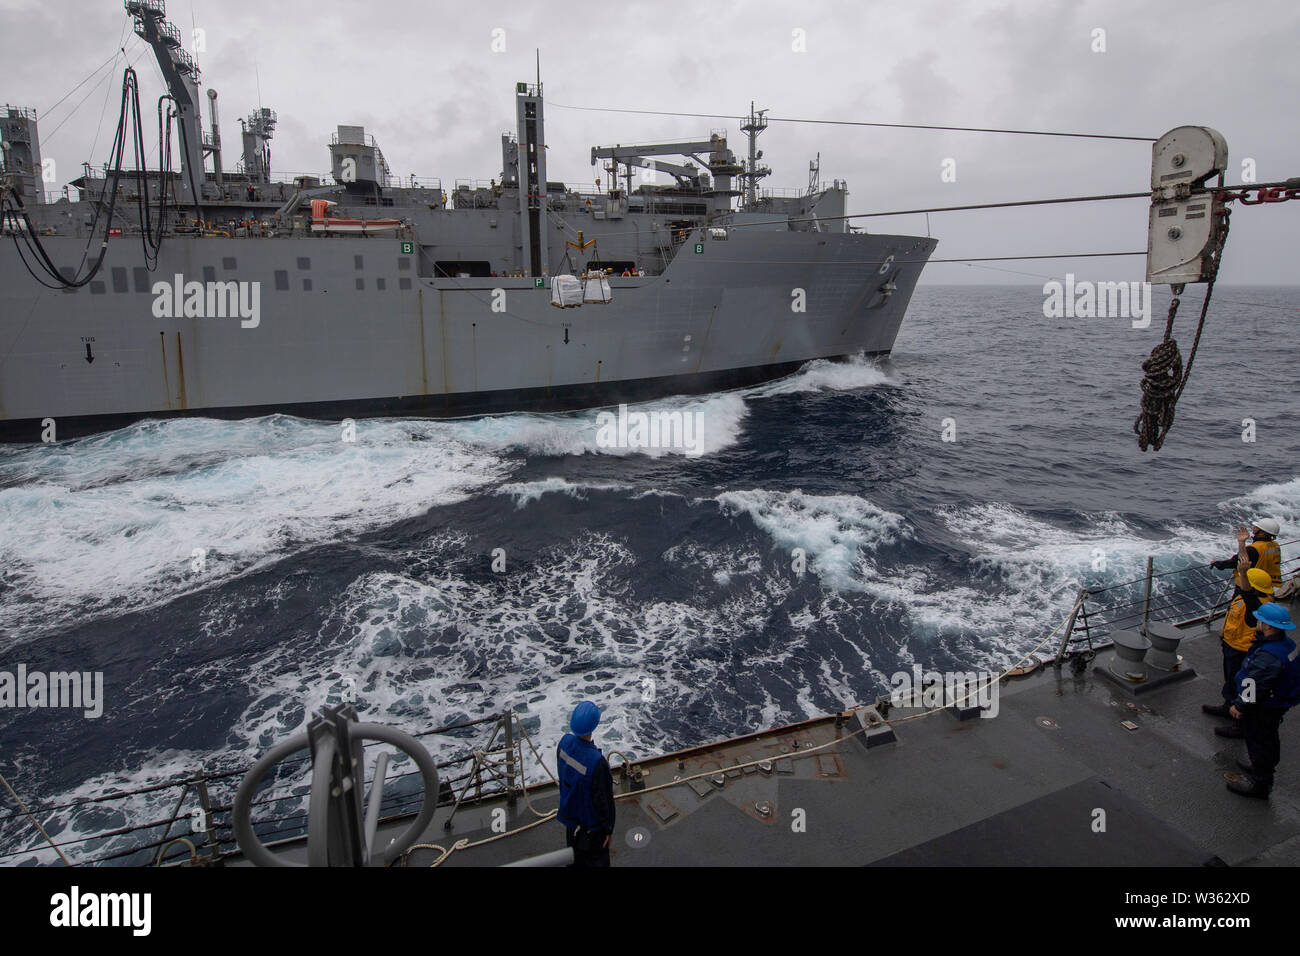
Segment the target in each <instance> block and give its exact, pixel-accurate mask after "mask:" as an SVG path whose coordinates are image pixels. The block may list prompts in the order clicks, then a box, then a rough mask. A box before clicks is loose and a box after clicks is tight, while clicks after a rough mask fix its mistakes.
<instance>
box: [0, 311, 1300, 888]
mask: <svg viewBox="0 0 1300 956" xmlns="http://www.w3.org/2000/svg"><path fill="white" fill-rule="evenodd" d="M1167 301H1168V297H1167V295H1166V294H1162V291H1161V290H1157V291H1156V294H1155V302H1154V304H1153V307H1152V317H1151V319H1152V320H1151V324H1150V327H1149V328H1146V329H1134V328H1132V327H1131V322H1130V320H1129V319H1126V318H1090V319H1071V318H1062V319H1047V318H1044V317H1043V302H1044V295H1043V292H1042V289H1041V287H1039V286H1004V287H988V286H971V287H924V286H923V287H922V288H920V289H919V290H918V291H917V293H916V295H915V297H914V300H913V302H912V305H911V308H910V311H909V313H908V317H907V319H906V321H905V323H904V326H903V331H902V333H901V335H900V336H899V339H898V342H897V345H896V348H895V351H894V354H893V356H892V357H891V358H890V359H888V360H886V361H882V362H869V361H865V360H857V361H851V362H847V363H828V362H816V363H812V364H811V365H809V366H806V367H805V368H804V369H803V370H801V371H800V372H798V373H797V374H795V375H794V376H792V377H790V378H787V379H784V380H781V381H779V382H774V383H770V384H768V385H765V386H761V387H757V388H753V389H749V390H745V391H740V392H730V393H719V394H714V395H709V396H702V397H696V398H678V399H670V400H666V401H664V402H658V403H652V404H650V405H647V406H642V407H641V410H646V411H663V410H672V411H680V412H684V413H696V412H698V413H699V418H698V421H699V422H700V423H701V425H702V428H703V439H704V452H703V454H699V455H691V454H684V453H682V452H681V451H679V450H662V449H660V450H655V451H653V452H647V451H643V450H628V449H615V448H606V447H602V446H601V443H600V441H599V440H598V416H597V413H596V412H581V413H574V414H569V415H549V416H539V415H511V416H504V417H495V418H486V419H474V420H465V421H455V422H439V421H425V420H382V421H374V420H362V421H358V422H357V426H356V428H357V430H356V441H355V442H354V443H348V442H343V441H340V428H339V426H338V425H337V424H326V423H317V422H308V421H303V420H299V419H292V418H285V417H279V416H276V417H270V418H262V419H257V420H251V421H246V422H215V421H206V420H190V421H169V422H162V423H159V422H147V423H142V424H139V425H136V426H133V427H131V428H127V429H124V430H122V431H119V432H115V433H112V434H107V435H102V436H98V437H94V438H89V439H85V440H81V441H77V442H73V443H67V444H62V445H57V446H24V447H2V448H0V670H7V671H11V672H12V671H14V670H15V669H16V667H17V665H18V664H20V663H21V664H25V665H26V667H27V668H28V670H29V671H34V670H41V671H66V670H77V671H102V672H103V674H104V695H105V703H104V713H103V716H102V717H100V718H98V719H86V718H84V717H82V716H81V715H80V713H71V712H69V711H66V710H64V711H59V710H51V709H45V710H17V709H4V710H0V773H3V774H4V775H5V776H6V778H7V779H9V781H10V782H11V783H12V784H13V785H14V787H15V789H16V790H17V791H18V793H19V794H20V795H21V796H23V797H24V799H26V800H27V801H28V802H29V803H30V804H33V805H35V806H37V807H50V806H52V805H56V804H62V803H66V802H68V801H70V800H75V799H80V798H83V797H88V796H92V795H95V794H99V793H102V792H104V791H105V790H107V789H109V788H134V787H138V786H143V785H145V784H148V783H151V782H155V781H161V780H170V779H174V778H177V777H179V776H182V775H183V774H185V773H191V772H194V771H195V770H197V769H198V768H200V767H203V768H207V769H235V768H239V767H243V766H246V765H247V764H249V763H251V762H252V760H253V759H254V758H255V757H256V756H257V755H258V754H260V753H261V752H262V751H263V750H264V749H266V748H267V747H268V746H269V745H271V744H272V743H274V742H276V741H278V740H280V739H282V738H283V737H285V736H286V735H288V734H290V733H292V732H295V731H297V730H298V729H299V728H301V727H302V726H303V724H304V722H305V720H306V719H307V718H308V715H309V714H310V713H311V712H312V711H313V710H314V709H315V708H317V707H319V706H320V705H321V704H323V703H326V702H337V701H339V700H340V699H342V697H343V696H345V695H346V694H348V693H349V690H350V689H354V691H355V697H356V702H357V706H358V708H359V710H360V712H361V715H362V719H363V720H373V721H379V722H385V723H391V724H395V725H397V726H399V727H402V728H404V729H407V730H410V731H417V730H424V729H428V728H431V727H435V726H439V725H442V724H446V723H450V722H453V721H456V720H459V719H464V718H467V717H480V716H484V715H488V714H492V713H496V712H499V711H501V710H502V709H504V708H506V707H509V706H513V707H514V708H516V709H517V710H519V711H520V712H521V713H524V714H527V715H528V717H529V718H530V722H529V724H528V725H529V726H530V727H532V728H533V730H534V739H535V740H537V741H538V745H539V747H543V748H544V752H545V750H549V749H550V748H553V746H554V742H555V740H556V739H557V738H558V736H559V735H560V734H561V733H562V732H563V726H564V724H565V721H566V720H567V715H568V712H569V710H570V708H571V707H572V706H573V704H574V703H576V702H577V701H578V700H580V699H582V698H584V697H589V698H591V699H593V700H595V701H596V702H597V703H599V704H600V705H601V706H602V707H603V708H604V719H603V721H602V723H601V728H600V731H599V732H598V742H599V743H601V744H602V745H604V746H605V747H606V750H607V751H608V749H609V748H611V747H612V748H615V749H617V750H619V751H622V752H626V753H629V754H631V755H633V756H642V755H647V754H651V753H657V752H662V751H667V750H673V749H676V748H679V747H683V746H686V745H690V744H696V743H702V742H706V741H709V740H712V739H716V738H720V737H725V736H730V735H734V734H738V733H743V732H748V731H752V730H756V729H760V728H763V727H766V726H768V725H772V724H776V723H783V722H788V721H792V720H796V719H799V718H802V717H806V716H813V715H817V714H820V713H824V712H828V711H833V710H836V709H839V708H841V707H842V706H843V705H844V704H846V703H855V702H858V701H864V700H868V699H870V698H873V697H875V696H876V695H877V694H880V693H882V692H884V691H886V690H887V689H888V681H889V676H890V675H891V674H893V673H895V672H896V671H899V670H907V669H910V668H911V667H912V665H913V664H920V665H921V666H923V667H925V668H932V669H937V670H950V669H971V668H1001V667H1004V666H1006V665H1007V664H1008V663H1009V662H1013V661H1014V660H1015V659H1017V657H1018V656H1019V655H1020V654H1022V653H1024V652H1025V651H1027V650H1029V649H1031V648H1033V647H1034V645H1036V644H1037V643H1038V642H1039V641H1041V640H1042V639H1043V637H1044V636H1045V635H1046V634H1047V633H1048V632H1049V631H1050V630H1051V628H1053V627H1054V626H1055V625H1056V624H1057V623H1058V622H1059V621H1060V620H1061V618H1062V617H1063V616H1064V615H1065V614H1066V613H1067V612H1068V610H1069V607H1070V603H1071V601H1072V599H1073V597H1074V594H1075V593H1076V591H1077V589H1078V588H1079V587H1080V586H1081V585H1082V584H1092V585H1104V584H1108V583H1115V582H1122V581H1129V580H1132V579H1135V578H1138V577H1140V576H1141V574H1142V573H1143V568H1144V563H1145V559H1146V556H1147V555H1154V556H1155V560H1156V566H1157V570H1164V569H1168V568H1176V567H1182V566H1186V565H1189V564H1193V563H1203V562H1205V561H1208V560H1210V559H1213V558H1220V557H1225V556H1226V555H1227V554H1228V553H1229V552H1230V551H1231V550H1232V549H1233V547H1234V541H1233V538H1232V530H1233V528H1234V527H1235V526H1236V525H1237V524H1238V523H1240V522H1242V521H1244V520H1248V519H1249V518H1250V517H1251V516H1253V515H1256V514H1268V515H1271V516H1272V517H1274V518H1276V519H1277V520H1278V521H1279V522H1281V524H1282V526H1283V529H1282V535H1281V537H1282V538H1283V540H1290V539H1291V538H1294V537H1297V533H1296V532H1297V531H1298V530H1300V528H1298V525H1300V477H1298V476H1300V468H1298V467H1297V464H1296V462H1297V457H1298V456H1300V432H1298V431H1297V429H1296V428H1295V427H1294V417H1295V414H1296V411H1297V402H1296V400H1295V398H1294V393H1293V391H1292V389H1291V386H1290V384H1289V383H1290V381H1291V379H1292V378H1293V377H1294V376H1293V368H1294V361H1295V358H1296V355H1297V349H1296V346H1295V328H1296V320H1297V318H1298V317H1300V289H1293V288H1279V287H1271V288H1245V287H1223V288H1220V289H1219V290H1217V291H1216V294H1215V300H1214V307H1213V308H1212V309H1211V313H1210V322H1209V325H1208V327H1207V330H1206V333H1205V338H1204V340H1203V342H1202V345H1201V351H1200V354H1199V355H1198V357H1197V359H1196V363H1195V368H1194V372H1193V376H1192V381H1191V384H1190V386H1189V387H1188V389H1187V392H1186V394H1185V396H1184V398H1183V400H1182V402H1181V403H1180V406H1179V409H1178V417H1177V422H1176V424H1175V426H1174V429H1173V432H1172V433H1171V436H1170V438H1169V441H1168V443H1167V444H1166V446H1165V448H1164V449H1163V450H1162V451H1160V452H1158V453H1152V452H1148V453H1146V454H1143V453H1142V452H1140V451H1139V450H1138V447H1137V442H1136V439H1135V436H1134V435H1133V431H1132V425H1133V419H1134V417H1135V416H1136V414H1137V411H1138V397H1139V388H1138V385H1139V381H1140V379H1141V371H1140V367H1139V366H1140V363H1141V361H1142V360H1143V359H1144V358H1145V357H1146V355H1147V353H1148V352H1149V350H1150V348H1151V347H1152V345H1154V344H1155V343H1156V342H1157V341H1158V339H1159V336H1160V332H1161V329H1162V327H1163V322H1164V312H1165V308H1166V304H1167ZM1199 304H1200V290H1199V288H1198V289H1196V290H1194V291H1191V292H1189V294H1188V296H1187V297H1186V299H1185V300H1184V303H1183V308H1182V313H1181V315H1182V318H1181V321H1180V324H1179V328H1178V337H1179V340H1180V343H1181V344H1182V346H1183V350H1184V353H1186V350H1187V349H1188V347H1189V346H1190V344H1191V338H1192V331H1193V329H1194V323H1195V317H1196V311H1197V308H1198V307H1199ZM634 410H635V409H634ZM946 419H951V422H948V425H949V426H950V428H949V431H950V432H951V428H952V427H953V426H955V437H956V440H955V441H944V440H943V432H944V428H945V420H946ZM1243 419H1252V420H1253V421H1254V423H1255V429H1256V441H1255V442H1253V443H1247V442H1243V440H1242V434H1243ZM196 549H201V550H202V559H203V561H202V563H203V566H202V568H201V569H200V570H196V569H195V564H196V559H195V557H194V554H195V551H196ZM496 549H502V550H503V552H504V562H505V569H504V571H500V572H497V571H494V570H493V568H492V561H493V552H494V551H495V550H496ZM795 549H803V553H804V554H805V556H806V571H805V572H804V573H803V574H802V575H799V574H798V573H796V571H795V570H794V569H793V567H792V565H793V564H794V563H795V558H794V553H795ZM1293 554H1294V549H1293V548H1290V547H1288V548H1286V549H1284V557H1288V558H1289V557H1291V556H1292V555H1293ZM1099 556H1100V560H1099ZM1099 568H1100V570H1099ZM425 739H426V741H427V742H428V743H429V744H430V746H431V747H433V748H435V749H437V750H438V751H439V753H440V754H441V753H449V752H451V751H452V750H456V749H463V747H464V745H465V743H466V739H460V738H458V739H455V740H453V739H450V738H448V739H443V738H438V737H434V738H425ZM171 801H174V796H173V797H170V798H168V799H151V798H139V800H137V801H136V802H135V803H134V804H133V805H132V806H131V807H130V808H128V809H127V810H126V811H125V812H118V811H114V812H108V811H106V810H104V811H100V810H97V811H93V812H87V811H77V812H75V813H72V812H69V811H53V812H48V813H43V814H41V815H40V816H41V818H42V820H43V821H45V822H47V823H48V824H49V825H50V828H51V831H52V832H53V833H55V834H57V838H58V839H60V840H71V839H75V838H77V837H78V836H80V835H84V834H88V833H91V832H95V831H96V830H98V829H101V828H103V827H107V826H114V825H121V823H122V822H123V821H127V820H130V821H131V822H136V821H140V819H141V816H145V817H147V818H150V819H158V818H161V817H165V816H167V815H169V813H170V811H171V806H170V805H167V806H164V805H163V804H170V802H171ZM10 803H11V801H9V799H8V797H7V795H5V797H4V799H3V800H0V806H3V813H0V818H4V819H0V852H8V853H12V851H14V850H18V849H21V848H23V847H27V846H32V845H34V840H33V838H35V837H36V834H35V832H34V831H33V830H32V829H31V827H30V826H29V825H28V824H27V823H26V822H25V821H21V820H14V819H12V818H10V813H11V806H10ZM149 815H152V816H149ZM141 822H142V821H141ZM182 832H184V830H183V825H182ZM90 846H96V847H99V851H100V852H102V846H101V845H99V844H85V845H80V844H79V845H74V846H73V847H71V848H70V854H71V855H72V856H73V857H74V859H76V858H77V857H78V855H83V853H84V855H90V854H89V851H88V850H87V849H86V848H87V847H90ZM38 858H39V859H42V860H47V859H52V854H50V853H49V851H43V852H42V853H41V854H39V855H36V854H19V855H17V856H5V857H0V864H2V863H13V862H20V861H31V860H34V859H38Z"/></svg>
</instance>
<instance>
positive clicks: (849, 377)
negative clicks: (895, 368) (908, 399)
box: [745, 355, 896, 398]
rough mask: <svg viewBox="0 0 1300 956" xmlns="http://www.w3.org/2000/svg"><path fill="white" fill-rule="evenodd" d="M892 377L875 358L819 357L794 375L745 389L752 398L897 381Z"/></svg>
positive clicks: (844, 389) (889, 383) (847, 388)
mask: <svg viewBox="0 0 1300 956" xmlns="http://www.w3.org/2000/svg"><path fill="white" fill-rule="evenodd" d="M894 384H896V383H895V382H894V380H893V379H891V378H890V377H889V375H888V374H887V373H886V372H885V370H884V369H883V368H881V366H880V363H879V362H878V361H877V360H875V359H869V358H866V357H865V356H861V355H856V356H853V357H851V358H847V359H841V360H838V361H831V360H828V359H817V360H815V361H812V362H809V363H808V364H807V365H805V366H804V367H803V368H801V369H799V371H797V372H795V373H794V374H793V375H788V376H786V377H785V378H782V379H778V380H777V381H775V382H769V383H767V384H765V385H758V386H756V387H754V388H752V389H749V390H748V391H746V393H745V394H746V395H747V396H750V397H753V398H765V397H767V396H770V395H793V394H797V393H799V392H844V391H854V390H856V389H862V388H875V387H877V386H880V385H894Z"/></svg>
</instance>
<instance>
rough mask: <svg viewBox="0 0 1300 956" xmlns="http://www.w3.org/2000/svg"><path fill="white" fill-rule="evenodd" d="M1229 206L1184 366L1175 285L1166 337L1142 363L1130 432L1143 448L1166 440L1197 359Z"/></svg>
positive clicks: (1180, 288)
mask: <svg viewBox="0 0 1300 956" xmlns="http://www.w3.org/2000/svg"><path fill="white" fill-rule="evenodd" d="M1231 213H1232V210H1231V209H1228V208H1226V207H1225V208H1224V210H1223V229H1222V231H1221V232H1220V233H1219V239H1218V241H1217V242H1216V243H1215V244H1214V251H1213V252H1212V253H1211V254H1210V256H1211V265H1210V277H1209V279H1207V280H1206V284H1205V300H1204V301H1203V302H1201V317H1200V320H1199V321H1198V322H1197V324H1196V338H1195V339H1193V340H1192V350H1191V352H1189V353H1188V355H1187V367H1186V369H1184V368H1183V356H1182V353H1180V352H1179V351H1178V340H1177V339H1175V338H1174V317H1175V316H1176V315H1177V314H1178V306H1179V303H1180V301H1181V299H1180V296H1181V295H1182V291H1183V286H1182V284H1181V283H1180V284H1178V285H1175V286H1174V287H1173V289H1174V297H1173V298H1172V299H1171V300H1170V301H1169V315H1168V317H1167V318H1166V319H1165V336H1164V338H1163V339H1162V340H1161V341H1160V343H1159V344H1158V345H1157V346H1156V347H1155V348H1153V349H1152V350H1151V355H1150V357H1148V358H1147V360H1146V361H1145V362H1143V363H1142V373H1143V375H1142V413H1141V414H1140V415H1138V417H1137V420H1136V421H1135V422H1133V432H1134V433H1135V434H1136V435H1137V436H1138V446H1139V447H1140V448H1141V449H1142V450H1143V451H1146V450H1147V448H1148V447H1150V448H1151V449H1152V450H1153V451H1159V450H1160V446H1161V445H1163V444H1164V443H1165V438H1166V436H1167V435H1168V434H1169V429H1171V428H1173V426H1174V411H1175V409H1176V408H1177V405H1178V399H1179V398H1181V397H1182V394H1183V389H1185V388H1186V387H1187V382H1188V380H1189V379H1190V378H1191V377H1192V363H1193V362H1195V361H1196V350H1197V348H1199V347H1200V344H1201V333H1202V332H1203V331H1204V330H1205V316H1206V313H1207V312H1209V310H1210V297H1211V296H1212V295H1213V294H1214V280H1215V279H1217V278H1218V276H1219V264H1220V263H1221V262H1222V261H1223V246H1224V243H1226V242H1227V241H1228V217H1229V215H1230V214H1231Z"/></svg>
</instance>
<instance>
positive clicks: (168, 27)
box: [125, 0, 203, 203]
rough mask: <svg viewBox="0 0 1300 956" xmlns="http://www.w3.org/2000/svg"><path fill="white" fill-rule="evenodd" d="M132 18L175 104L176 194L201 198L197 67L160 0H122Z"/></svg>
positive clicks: (137, 33) (201, 170)
mask: <svg viewBox="0 0 1300 956" xmlns="http://www.w3.org/2000/svg"><path fill="white" fill-rule="evenodd" d="M125 6H126V12H127V13H128V14H130V15H131V16H132V17H134V18H135V32H136V35H137V36H139V37H140V38H141V39H143V40H144V41H145V42H146V43H148V44H149V46H150V47H152V48H153V55H154V59H156V60H157V61H158V68H159V69H160V70H161V71H162V75H163V80H165V81H166V83H167V92H168V93H170V94H171V97H172V100H173V102H174V103H175V104H176V122H177V125H178V126H179V128H180V134H181V185H180V192H181V194H182V195H183V196H184V197H186V199H187V200H188V201H189V202H194V203H197V202H198V201H199V200H200V199H202V198H203V128H202V113H201V107H200V104H199V67H198V64H196V63H195V62H194V58H193V57H192V56H190V54H189V53H188V52H186V50H185V47H184V46H183V45H182V43H181V34H180V31H179V30H177V29H176V26H175V25H174V24H172V23H171V22H169V21H168V20H167V11H166V7H165V6H164V3H163V0H125Z"/></svg>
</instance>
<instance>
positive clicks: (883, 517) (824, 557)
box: [716, 490, 905, 590]
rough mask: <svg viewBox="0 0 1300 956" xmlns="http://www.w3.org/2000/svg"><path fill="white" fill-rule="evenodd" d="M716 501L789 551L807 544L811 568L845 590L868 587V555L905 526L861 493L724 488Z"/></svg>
mask: <svg viewBox="0 0 1300 956" xmlns="http://www.w3.org/2000/svg"><path fill="white" fill-rule="evenodd" d="M716 500H717V501H718V502H719V504H720V505H721V506H722V507H723V509H724V510H725V511H726V512H728V513H731V514H742V513H743V514H747V515H748V516H749V517H750V519H751V520H752V521H753V522H754V524H755V525H757V526H758V527H759V528H760V529H761V530H763V531H765V532H767V533H768V534H769V535H770V536H771V537H772V538H773V540H774V541H775V542H776V543H777V545H778V546H779V547H780V548H781V549H782V550H783V551H786V552H787V553H790V552H792V551H793V549H795V548H802V549H803V550H804V553H805V555H806V557H807V561H808V570H810V571H812V572H813V573H815V574H816V575H817V576H818V577H819V578H821V579H822V580H823V581H825V582H826V583H827V584H828V585H829V586H831V587H834V588H838V589H841V590H852V589H860V588H862V587H863V582H862V579H861V577H860V575H859V574H858V571H859V565H860V560H861V558H862V555H863V553H864V552H868V551H874V550H875V549H876V548H878V547H879V546H881V545H882V544H890V543H893V542H894V541H897V540H898V538H899V536H900V534H901V533H902V531H903V529H904V524H905V523H904V521H903V517H902V516H901V515H897V514H894V513H893V512H890V511H885V510H884V509H882V508H878V507H876V506H875V505H874V504H872V503H871V502H870V501H867V500H866V499H865V498H860V497H858V496H856V495H810V494H804V493H803V492H802V491H789V492H786V491H766V490H751V491H728V492H723V493H722V494H720V495H718V496H717V499H716ZM790 560H793V559H792V558H791V559H788V560H787V563H788V562H789V561H790Z"/></svg>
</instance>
